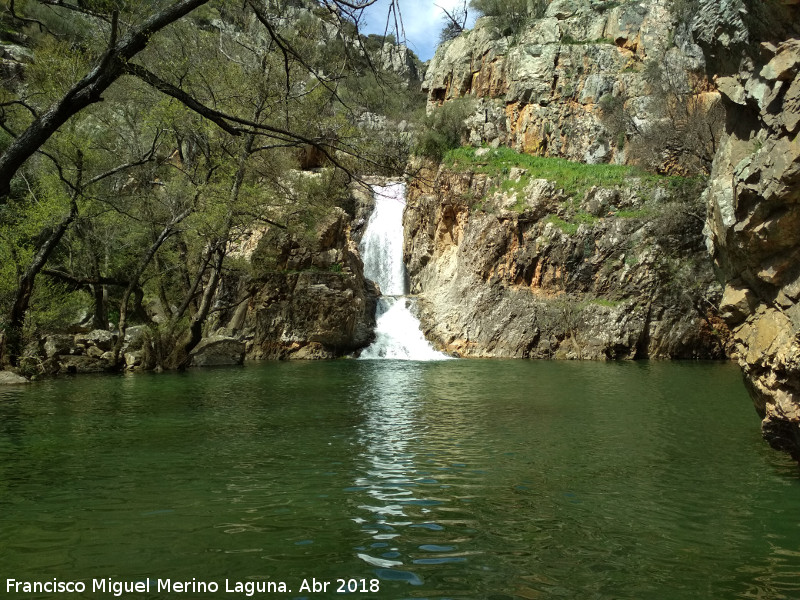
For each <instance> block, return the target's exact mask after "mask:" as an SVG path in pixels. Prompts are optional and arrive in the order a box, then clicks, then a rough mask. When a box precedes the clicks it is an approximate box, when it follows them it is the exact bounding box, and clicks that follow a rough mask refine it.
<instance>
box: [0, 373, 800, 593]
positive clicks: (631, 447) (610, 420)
mask: <svg viewBox="0 0 800 600" xmlns="http://www.w3.org/2000/svg"><path fill="white" fill-rule="evenodd" d="M799 525H800V486H799V485H798V476H797V471H796V468H795V467H794V466H793V465H792V464H791V462H790V461H789V460H788V459H787V458H785V457H784V456H782V455H780V454H778V453H775V452H773V451H771V450H769V449H768V448H767V447H766V446H765V444H764V443H763V442H762V441H761V439H760V436H759V432H758V418H757V416H756V415H755V413H754V411H753V409H752V407H751V403H750V400H749V399H748V397H747V394H746V392H745V390H744V387H743V385H742V382H741V379H740V375H739V373H738V370H737V369H736V368H734V367H733V366H731V365H727V364H691V363H686V364H680V363H679V364H674V363H624V364H616V363H614V364H594V363H591V364H587V363H564V362H554V363H550V362H524V361H449V362H438V363H437V362H430V363H418V362H407V361H406V362H400V361H353V360H350V361H338V362H322V363H269V364H258V365H250V366H247V367H244V368H240V369H217V370H196V371H192V372H190V373H186V374H163V375H139V376H119V377H101V376H98V377H91V376H82V377H78V378H74V379H59V380H55V381H50V382H45V383H40V384H37V385H31V386H28V387H26V388H24V389H10V390H3V391H0V576H1V577H2V581H0V583H4V581H5V579H6V578H9V577H13V578H16V579H30V580H36V579H39V580H41V579H52V578H59V579H61V580H84V581H90V580H91V579H92V578H101V577H104V578H109V577H111V578H115V579H119V580H126V581H146V580H147V579H151V580H156V579H158V578H167V577H169V578H174V579H191V578H196V579H199V580H205V581H217V582H219V583H220V585H223V582H224V581H225V579H226V578H227V579H229V580H240V581H268V580H270V581H284V582H286V583H287V586H288V587H289V588H290V589H292V590H293V592H292V593H290V594H287V595H284V596H282V597H312V598H323V597H332V596H334V595H335V594H333V593H330V592H331V591H332V588H329V593H328V594H306V593H299V592H298V590H299V586H300V582H301V581H302V579H303V578H311V577H314V578H316V579H317V580H329V581H335V580H336V579H337V578H356V579H361V578H365V579H367V580H370V579H378V580H379V581H380V591H379V592H378V593H375V594H369V593H367V594H364V593H356V594H353V596H355V597H379V598H487V599H488V598H491V599H504V598H526V599H530V598H534V599H538V598H575V599H595V598H596V599H621V598H631V599H633V598H636V599H639V598H642V599H645V598H648V599H649V598H654V599H665V598H687V599H689V598H691V599H697V598H764V599H770V600H777V599H781V598H797V597H800V527H799ZM2 591H3V592H5V589H3V590H2ZM4 595H5V594H4ZM87 596H89V597H98V596H97V595H92V594H87ZM221 596H226V594H223V593H219V594H215V595H204V594H184V595H181V596H171V597H186V598H189V597H191V598H203V597H221ZM273 596H277V595H273ZM26 597H31V596H30V595H28V596H26ZM33 597H36V596H35V595H34V596H33ZM50 597H52V596H50ZM72 597H75V596H72ZM103 597H110V596H109V595H106V596H103Z"/></svg>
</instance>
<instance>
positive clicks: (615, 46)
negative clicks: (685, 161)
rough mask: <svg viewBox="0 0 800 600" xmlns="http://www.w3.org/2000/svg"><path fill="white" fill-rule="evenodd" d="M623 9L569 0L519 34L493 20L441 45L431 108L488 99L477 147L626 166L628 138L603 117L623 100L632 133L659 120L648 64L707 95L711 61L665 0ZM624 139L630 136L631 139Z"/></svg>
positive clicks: (430, 73) (429, 82) (474, 128)
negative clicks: (678, 76)
mask: <svg viewBox="0 0 800 600" xmlns="http://www.w3.org/2000/svg"><path fill="white" fill-rule="evenodd" d="M608 4H612V5H615V4H618V5H616V6H614V7H613V8H607V7H606V3H604V2H586V1H562V0H557V1H553V2H551V3H550V4H549V7H548V9H547V13H546V15H545V17H544V18H542V19H539V20H536V21H534V22H533V23H532V24H531V25H530V26H529V27H527V28H526V29H524V30H523V31H522V32H520V33H519V34H518V36H517V37H504V36H503V35H502V33H501V31H500V30H499V29H498V27H497V26H496V24H495V21H496V20H495V19H494V18H491V17H482V18H480V19H478V21H477V23H476V25H475V27H474V29H473V30H471V31H469V32H466V33H464V34H462V35H461V36H459V37H458V38H456V39H454V40H452V41H449V42H445V43H444V44H442V45H440V46H439V48H438V49H437V51H436V54H435V56H434V57H433V59H432V60H431V63H430V65H429V67H428V70H427V72H426V75H425V79H424V81H423V86H422V87H423V91H426V92H427V93H428V107H429V110H432V109H433V108H434V107H435V106H437V105H440V104H442V103H443V102H447V101H451V100H454V99H456V98H461V97H473V98H477V99H480V102H479V103H478V104H477V105H476V108H475V113H474V115H473V117H472V118H471V119H470V121H469V125H470V135H469V142H470V143H472V144H474V145H477V144H488V145H492V146H495V147H496V146H498V145H504V146H510V147H513V148H515V149H516V150H518V151H521V152H527V153H529V154H537V155H542V156H560V157H563V158H568V159H570V160H578V161H583V162H591V163H597V162H618V163H624V162H627V161H628V157H627V155H626V150H625V147H624V145H625V140H624V139H621V135H622V134H621V133H620V132H619V131H616V132H615V131H612V129H613V128H612V127H610V126H609V124H608V123H607V122H606V120H605V119H604V115H603V110H604V107H608V105H609V104H610V103H612V102H613V101H619V102H620V103H624V105H625V106H624V107H625V110H626V111H627V112H628V113H629V114H630V115H631V117H630V123H629V124H628V125H627V132H623V133H627V134H630V135H633V134H635V132H636V131H645V130H647V128H648V127H650V126H651V124H653V123H654V122H655V119H656V117H655V115H654V114H653V113H654V111H652V110H651V108H650V107H651V104H652V102H653V94H654V93H655V92H654V91H653V90H652V89H651V86H650V85H649V83H648V80H647V74H646V71H647V69H646V65H647V64H648V63H655V64H659V65H668V66H669V68H670V69H671V71H672V72H682V73H685V74H687V75H688V79H689V80H690V81H693V82H694V83H695V84H696V87H697V89H701V90H703V91H704V92H711V91H713V87H712V86H711V85H709V84H708V82H707V81H706V80H705V66H706V63H705V58H704V56H703V52H702V50H701V48H700V47H699V46H698V45H696V44H695V43H694V41H693V40H692V37H691V34H690V32H689V31H688V29H687V28H686V27H683V28H680V27H679V26H678V23H677V22H676V19H675V17H674V16H673V14H672V12H671V11H670V3H669V2H668V1H667V0H650V1H648V2H624V3H608ZM623 137H624V136H623Z"/></svg>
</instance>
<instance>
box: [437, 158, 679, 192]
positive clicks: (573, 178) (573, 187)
mask: <svg viewBox="0 0 800 600" xmlns="http://www.w3.org/2000/svg"><path fill="white" fill-rule="evenodd" d="M443 163H444V164H445V166H447V167H448V168H450V169H452V170H454V171H458V172H464V171H473V172H475V173H485V174H487V175H489V176H491V177H497V176H504V175H505V176H507V175H508V174H509V173H510V171H511V169H512V168H514V167H519V168H522V169H525V170H526V173H525V175H523V176H522V177H521V178H520V179H519V181H512V180H507V181H504V182H503V183H502V184H500V189H502V190H503V191H511V190H519V189H522V188H524V187H525V186H526V185H527V184H528V182H529V181H530V179H531V178H536V179H548V180H550V181H553V182H554V183H555V184H556V187H558V188H561V189H563V190H564V193H565V194H566V195H567V196H570V197H572V198H581V197H582V196H583V195H584V194H585V193H586V192H587V191H588V190H589V189H591V188H592V187H593V186H595V185H597V186H602V187H614V186H624V185H626V184H629V183H631V180H632V179H638V180H639V181H641V182H644V183H646V184H647V183H652V184H653V185H655V184H656V183H660V182H666V183H668V184H669V185H673V182H671V181H668V180H672V179H682V178H680V177H678V178H671V177H661V176H658V175H651V174H649V173H645V172H644V171H642V170H641V169H637V168H635V167H628V166H623V165H609V164H597V165H590V164H586V163H581V162H573V161H569V160H566V159H563V158H547V157H543V156H532V155H530V154H523V153H520V152H517V151H516V150H512V149H511V148H497V149H494V150H490V151H489V152H487V153H485V154H483V155H481V156H476V155H475V148H472V147H469V146H465V147H461V148H456V149H454V150H450V151H449V152H447V153H446V154H445V155H444V160H443Z"/></svg>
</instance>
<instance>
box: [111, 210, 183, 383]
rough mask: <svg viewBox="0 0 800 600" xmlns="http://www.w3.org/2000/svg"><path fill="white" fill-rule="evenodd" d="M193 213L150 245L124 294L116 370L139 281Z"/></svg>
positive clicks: (177, 219) (173, 223)
mask: <svg viewBox="0 0 800 600" xmlns="http://www.w3.org/2000/svg"><path fill="white" fill-rule="evenodd" d="M192 211H193V208H191V207H190V208H187V209H186V210H185V211H183V212H182V213H181V214H179V215H177V216H176V217H174V218H173V219H172V220H171V221H170V222H169V223H168V224H167V225H166V226H165V227H164V229H163V230H162V231H161V234H160V235H159V236H158V237H157V238H156V240H155V241H154V242H153V243H152V244H151V245H150V249H149V250H148V251H147V254H145V256H144V258H143V259H142V261H141V262H140V263H139V268H138V269H136V272H135V273H134V274H133V277H132V278H131V281H130V283H129V284H128V287H126V288H125V291H124V292H123V293H122V301H121V302H120V304H119V326H118V328H119V337H117V341H116V343H115V344H114V350H113V357H112V359H111V364H112V366H113V367H114V368H117V367H119V354H120V352H121V351H122V345H123V344H124V343H125V330H126V329H127V328H128V303H129V302H130V298H131V294H132V293H134V291H135V290H136V289H137V288H138V287H139V280H140V279H141V278H142V274H144V272H145V269H147V267H148V265H149V264H150V261H152V260H153V257H154V256H155V255H156V252H158V250H159V248H161V245H162V244H163V243H164V242H165V241H166V240H167V238H168V237H169V236H171V235H172V234H173V233H174V231H175V226H176V225H178V223H180V222H181V221H183V220H184V219H185V218H186V217H188V216H189V215H190V214H191V213H192Z"/></svg>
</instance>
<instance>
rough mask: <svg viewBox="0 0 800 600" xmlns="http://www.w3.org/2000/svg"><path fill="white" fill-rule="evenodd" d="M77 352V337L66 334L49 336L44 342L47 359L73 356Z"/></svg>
mask: <svg viewBox="0 0 800 600" xmlns="http://www.w3.org/2000/svg"><path fill="white" fill-rule="evenodd" d="M74 351H75V337H74V336H72V335H66V334H56V335H48V336H47V338H45V341H44V353H45V355H46V356H47V358H52V357H54V356H61V355H62V354H72V353H73V352H74Z"/></svg>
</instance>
